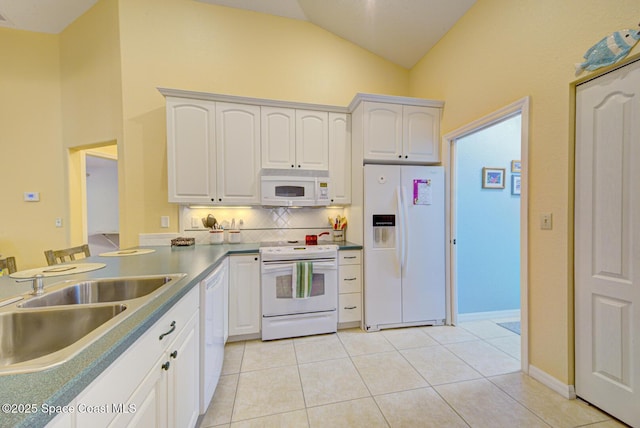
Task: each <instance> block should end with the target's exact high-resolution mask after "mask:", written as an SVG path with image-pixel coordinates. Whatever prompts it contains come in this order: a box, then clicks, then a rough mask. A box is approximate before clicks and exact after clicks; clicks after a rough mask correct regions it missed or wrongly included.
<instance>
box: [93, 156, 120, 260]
mask: <svg viewBox="0 0 640 428" xmlns="http://www.w3.org/2000/svg"><path fill="white" fill-rule="evenodd" d="M85 155H86V158H85V165H86V174H85V177H86V182H87V185H86V189H87V190H86V191H87V196H86V205H87V242H88V244H89V249H90V251H91V254H100V253H104V252H109V251H114V250H118V249H119V248H120V232H119V229H120V227H119V221H118V213H119V209H118V159H117V158H115V159H114V158H113V157H111V156H105V155H104V154H100V155H96V154H95V153H94V152H90V151H89V152H87V153H86V154H85Z"/></svg>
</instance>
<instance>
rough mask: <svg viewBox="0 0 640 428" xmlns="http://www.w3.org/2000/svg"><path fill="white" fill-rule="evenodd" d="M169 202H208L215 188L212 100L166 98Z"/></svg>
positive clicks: (213, 106) (213, 108)
mask: <svg viewBox="0 0 640 428" xmlns="http://www.w3.org/2000/svg"><path fill="white" fill-rule="evenodd" d="M166 108H167V167H168V168H167V175H168V178H169V183H168V184H169V186H168V187H169V202H178V203H211V198H212V197H214V195H215V192H216V176H215V171H214V169H213V166H214V165H215V164H216V152H215V103H214V102H211V101H201V100H191V99H182V98H172V97H168V98H167V105H166Z"/></svg>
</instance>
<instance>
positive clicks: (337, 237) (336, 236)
mask: <svg viewBox="0 0 640 428" xmlns="http://www.w3.org/2000/svg"><path fill="white" fill-rule="evenodd" d="M331 232H332V234H333V240H334V241H344V238H345V235H346V234H345V232H346V230H345V229H335V230H332V231H331Z"/></svg>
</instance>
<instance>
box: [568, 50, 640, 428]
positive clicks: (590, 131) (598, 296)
mask: <svg viewBox="0 0 640 428" xmlns="http://www.w3.org/2000/svg"><path fill="white" fill-rule="evenodd" d="M639 165H640V62H635V63H633V64H630V65H628V66H626V67H623V68H621V69H619V70H617V71H614V72H611V73H608V74H606V75H604V76H602V77H600V78H597V79H595V80H592V81H589V82H587V83H584V84H582V85H580V86H578V87H577V89H576V191H575V326H576V327H575V329H576V331H575V337H576V394H577V395H578V396H580V397H582V398H584V399H585V400H587V401H589V402H591V403H593V404H595V405H596V406H598V407H600V408H602V409H603V410H605V411H606V412H608V413H610V414H612V415H613V416H615V417H617V418H619V419H621V420H623V421H624V422H626V423H628V424H630V425H632V426H640V411H638V403H640V308H636V307H635V306H636V305H639V304H640V269H638V268H639V267H640V227H638V225H640V166H639Z"/></svg>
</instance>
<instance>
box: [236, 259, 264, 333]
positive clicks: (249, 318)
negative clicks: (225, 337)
mask: <svg viewBox="0 0 640 428" xmlns="http://www.w3.org/2000/svg"><path fill="white" fill-rule="evenodd" d="M261 318H262V312H261V309H260V258H259V257H258V256H257V255H251V256H231V257H230V259H229V336H236V335H241V334H255V333H260V319H261Z"/></svg>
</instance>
